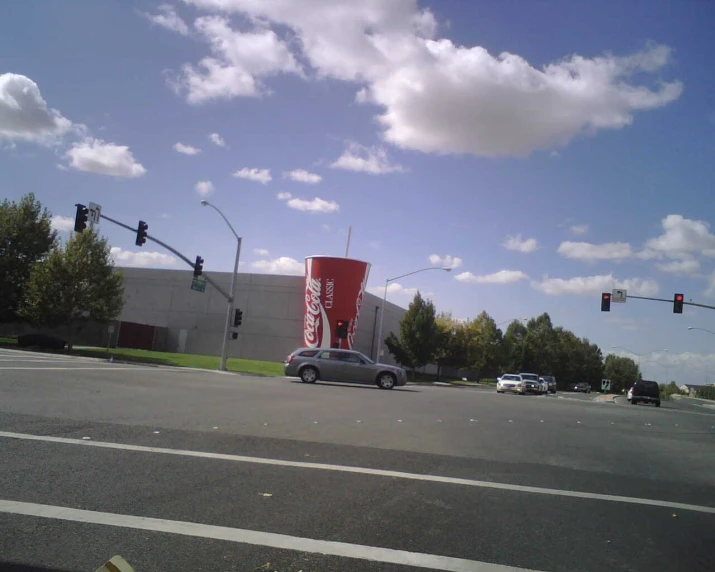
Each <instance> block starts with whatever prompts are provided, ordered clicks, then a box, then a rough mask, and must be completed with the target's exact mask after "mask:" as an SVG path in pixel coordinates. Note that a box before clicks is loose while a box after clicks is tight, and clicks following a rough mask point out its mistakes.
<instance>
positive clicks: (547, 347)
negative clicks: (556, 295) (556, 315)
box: [522, 313, 557, 375]
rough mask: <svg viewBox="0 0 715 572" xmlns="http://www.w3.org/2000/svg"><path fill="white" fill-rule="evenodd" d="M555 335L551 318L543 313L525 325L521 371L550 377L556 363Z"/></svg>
mask: <svg viewBox="0 0 715 572" xmlns="http://www.w3.org/2000/svg"><path fill="white" fill-rule="evenodd" d="M556 343H557V338H556V333H555V332H554V327H553V324H552V323H551V317H550V316H549V315H548V314H547V313H543V314H541V315H540V316H537V317H536V318H532V319H531V320H529V321H528V322H527V324H526V338H525V340H524V363H523V365H522V367H523V368H524V369H523V370H522V371H531V372H534V373H540V374H544V375H550V370H551V368H552V367H553V364H554V363H555V361H556Z"/></svg>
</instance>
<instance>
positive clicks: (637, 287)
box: [531, 274, 659, 297]
mask: <svg viewBox="0 0 715 572" xmlns="http://www.w3.org/2000/svg"><path fill="white" fill-rule="evenodd" d="M531 286H532V287H533V288H535V289H536V290H539V291H541V292H543V293H544V294H548V295H550V296H562V295H564V294H573V295H578V296H594V297H595V296H598V295H599V294H601V293H602V292H610V291H611V290H613V289H614V288H624V289H626V290H628V293H629V294H633V295H635V296H654V295H656V294H657V293H658V290H659V286H658V283H657V282H656V281H655V280H653V279H651V278H627V279H625V280H619V279H617V278H614V276H613V275H612V274H606V275H600V276H576V277H574V278H568V279H564V278H548V277H545V278H544V279H543V280H542V281H541V282H537V281H533V282H532V283H531Z"/></svg>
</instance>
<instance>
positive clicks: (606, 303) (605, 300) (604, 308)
mask: <svg viewBox="0 0 715 572" xmlns="http://www.w3.org/2000/svg"><path fill="white" fill-rule="evenodd" d="M610 311H611V293H610V292H604V293H603V294H601V312H610Z"/></svg>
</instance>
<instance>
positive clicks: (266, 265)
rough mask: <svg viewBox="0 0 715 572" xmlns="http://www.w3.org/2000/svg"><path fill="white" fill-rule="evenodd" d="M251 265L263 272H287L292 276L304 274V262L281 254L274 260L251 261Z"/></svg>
mask: <svg viewBox="0 0 715 572" xmlns="http://www.w3.org/2000/svg"><path fill="white" fill-rule="evenodd" d="M251 266H252V267H253V268H254V269H255V270H258V271H259V272H262V273H264V274H288V275H294V276H303V275H304V274H305V264H304V263H303V262H298V261H297V260H296V259H295V258H289V257H287V256H281V257H280V258H276V259H275V260H257V261H256V262H252V263H251Z"/></svg>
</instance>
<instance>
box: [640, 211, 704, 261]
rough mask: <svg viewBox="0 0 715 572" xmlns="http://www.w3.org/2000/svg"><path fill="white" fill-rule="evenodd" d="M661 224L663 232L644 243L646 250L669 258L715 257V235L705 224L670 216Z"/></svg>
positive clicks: (674, 215)
mask: <svg viewBox="0 0 715 572" xmlns="http://www.w3.org/2000/svg"><path fill="white" fill-rule="evenodd" d="M661 223H662V225H663V230H664V231H665V232H664V233H663V234H662V235H660V236H658V237H656V238H651V239H650V240H648V241H646V244H645V246H646V250H650V251H653V252H654V253H656V254H663V255H665V256H667V257H669V258H690V257H691V256H693V255H696V254H703V255H705V256H715V235H714V234H712V233H711V232H710V225H709V224H708V223H707V222H704V221H701V220H692V219H687V218H684V217H683V216H682V215H676V214H671V215H668V216H667V217H665V218H664V219H663V220H662V221H661Z"/></svg>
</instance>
